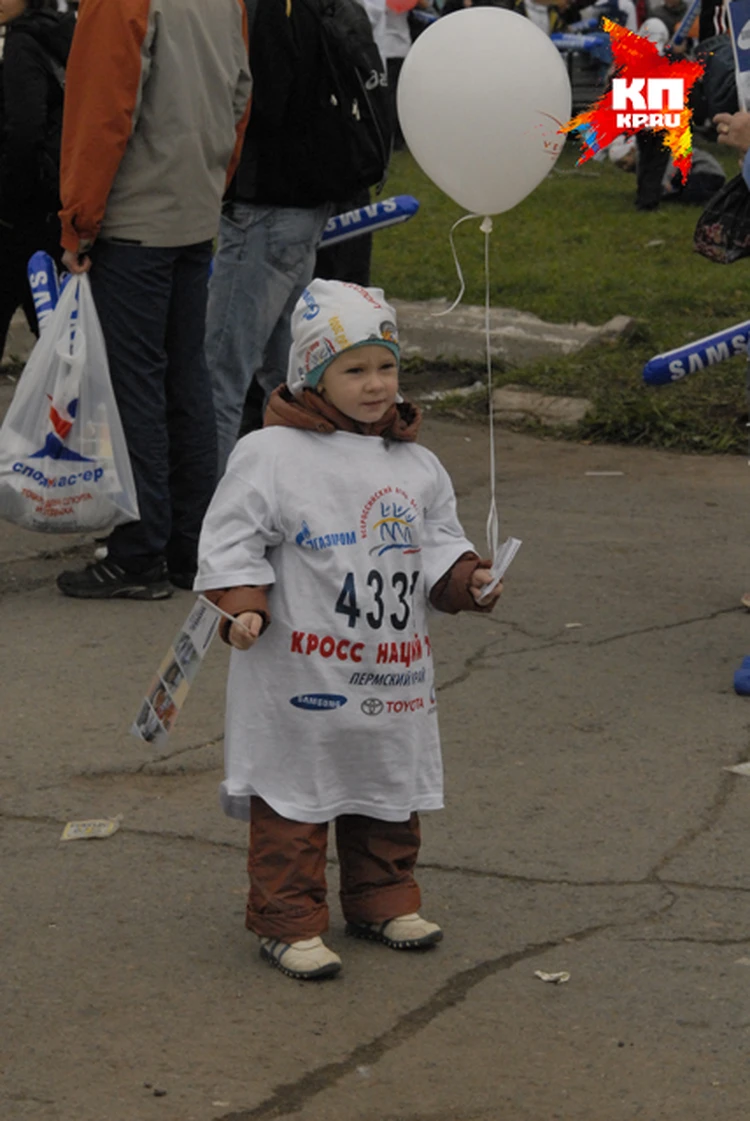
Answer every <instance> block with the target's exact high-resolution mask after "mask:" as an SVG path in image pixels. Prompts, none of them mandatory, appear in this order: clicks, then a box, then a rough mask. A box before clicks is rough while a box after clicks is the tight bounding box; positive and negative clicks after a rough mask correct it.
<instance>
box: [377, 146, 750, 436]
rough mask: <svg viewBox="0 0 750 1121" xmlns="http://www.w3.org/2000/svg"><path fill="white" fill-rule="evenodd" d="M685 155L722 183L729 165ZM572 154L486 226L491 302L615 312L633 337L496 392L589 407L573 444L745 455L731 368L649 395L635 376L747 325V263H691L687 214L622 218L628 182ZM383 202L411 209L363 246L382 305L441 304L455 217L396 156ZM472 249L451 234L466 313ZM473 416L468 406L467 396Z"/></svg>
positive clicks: (740, 399)
mask: <svg viewBox="0 0 750 1121" xmlns="http://www.w3.org/2000/svg"><path fill="white" fill-rule="evenodd" d="M699 144H700V146H701V147H704V148H707V149H709V150H710V151H711V152H713V153H714V154H715V155H717V157H718V158H719V160H720V161H721V162H722V164H723V165H724V168H725V170H726V172H727V174H728V175H730V176H731V175H734V174H735V172H736V170H737V163H736V158H735V157H734V156H733V155H732V154H731V153H729V152H726V151H725V150H724V149H722V148H718V147H717V146H715V145H710V144H707V143H706V142H705V141H699ZM577 155H578V151H577V149H576V147H575V146H574V144H572V143H570V142H569V143H568V145H567V147H566V149H565V151H564V152H563V154H562V156H561V158H560V160H559V161H558V164H557V166H556V168H555V169H554V170H553V172H552V173H551V174H550V175H549V176H548V177H547V179H546V180H545V181H544V182H543V183H541V184H540V186H539V187H538V188H537V189H536V191H534V192H533V193H532V194H531V195H530V196H529V197H528V198H527V199H525V200H524V202H522V203H521V204H520V205H519V206H517V207H516V208H515V209H514V210H512V211H510V212H509V213H507V214H501V215H498V216H496V217H495V218H494V219H493V222H494V230H493V233H492V238H491V258H490V275H491V301H492V304H493V306H496V307H514V308H517V309H518V310H520V311H527V312H532V313H533V314H535V315H538V316H541V317H542V318H543V319H546V320H549V321H551V322H559V323H562V322H575V321H577V320H583V321H585V322H587V323H591V324H602V323H605V322H606V321H607V320H608V319H610V318H612V316H614V315H621V314H624V315H629V316H633V317H634V318H635V319H636V320H637V328H636V330H635V332H634V333H633V334H632V335H631V336H630V337H629V338H628V339H621V340H620V341H619V342H618V343H616V344H613V345H607V346H599V347H597V348H595V349H594V348H592V349H587V350H585V351H582V352H580V353H578V354H576V355H573V356H570V357H568V358H564V359H554V360H548V361H544V362H538V363H536V364H534V365H532V366H524V367H516V368H515V369H512V370H499V371H498V372H497V376H496V382H497V384H503V383H507V382H514V383H521V384H525V385H529V386H533V387H535V388H539V389H542V390H544V391H546V392H551V393H565V394H570V395H575V396H586V397H590V398H591V399H592V400H593V402H594V406H595V408H594V410H593V412H592V413H591V414H590V416H589V418H588V419H587V420H586V421H585V422H584V424H583V425H582V426H581V428H579V429H578V430H577V431H576V432H575V433H574V435H575V436H576V437H584V438H588V439H597V440H602V441H604V440H607V441H614V442H620V443H639V444H648V445H651V446H659V447H671V448H679V449H682V450H693V451H712V452H745V451H746V449H747V431H746V428H745V425H746V422H747V403H746V395H745V360H744V358H735V359H732V360H731V361H728V362H724V363H721V364H719V365H717V366H714V367H713V368H711V369H709V370H706V371H705V372H703V373H699V374H694V375H692V376H691V377H689V378H686V379H685V380H684V381H683V382H679V383H677V384H675V385H671V386H663V387H648V386H645V385H644V383H643V380H642V377H641V370H642V368H643V366H644V364H645V363H646V362H647V361H648V359H649V358H651V357H652V356H653V355H655V354H658V353H660V352H661V351H664V350H669V349H671V348H672V347H676V346H682V345H684V344H685V343H687V342H689V341H690V340H691V339H697V338H700V337H701V336H703V335H708V334H711V333H712V332H713V331H718V330H720V329H722V328H724V327H728V326H731V325H732V324H734V323H738V322H741V321H743V320H748V319H750V272H749V271H748V270H750V258H748V259H747V260H746V261H739V262H737V263H735V264H734V265H717V264H714V263H713V262H711V261H707V260H705V258H703V257H700V256H699V255H698V254H697V253H695V252H693V248H692V237H693V230H694V228H695V223H696V221H697V218H698V215H699V213H700V209H699V208H698V207H682V206H679V205H678V204H667V205H665V204H662V206H661V207H660V208H659V209H658V210H656V211H653V212H640V211H636V209H635V207H634V205H633V201H634V196H635V177H634V176H632V175H627V174H626V173H624V172H622V171H619V170H618V169H616V168H615V167H613V166H612V165H611V164H610V163H608V162H606V163H594V162H593V161H590V162H588V163H586V164H584V165H582V166H581V167H580V168H578V167H576V159H577ZM385 194H386V196H387V195H391V194H412V195H414V196H416V198H418V199H419V200H420V203H421V208H420V211H419V213H418V214H417V216H416V217H415V218H413V219H412V220H411V221H410V222H408V223H406V224H405V225H403V226H397V227H394V228H393V229H390V230H384V231H383V232H382V233H380V234H378V235H377V236H376V237H375V239H374V252H373V270H372V276H373V283H374V284H377V285H380V286H382V287H383V288H384V289H385V291H386V293H387V295H389V296H392V297H397V298H402V299H412V300H414V299H416V300H420V299H431V298H435V297H445V298H448V299H450V300H452V299H453V298H454V297H455V295H457V293H458V280H457V277H456V272H455V268H454V265H453V259H452V255H451V252H450V246H449V242H448V232H449V230H450V227H451V225H452V224H453V222H454V221H455V220H456V219H457V218H459V217H461V216H462V213H463V211H462V210H461V209H460V208H459V207H458V206H457V205H456V204H455V203H454V202H452V201H451V200H450V199H448V198H447V197H446V196H445V195H444V194H443V193H442V192H441V191H440V190H438V188H437V187H435V186H434V185H433V184H432V183H431V182H430V180H429V179H427V177H426V176H425V175H424V174H423V173H422V171H421V170H420V169H419V168H418V167H417V165H416V164H415V163H414V161H413V159H412V158H411V156H410V155H409V154H408V153H406V152H403V153H398V154H397V155H396V156H395V157H394V160H393V164H392V167H391V173H390V177H389V180H388V183H387V184H386V187H385ZM483 241H484V239H483V236H482V235H481V233H480V232H479V230H478V223H475V222H467V223H465V225H464V226H462V227H461V228H460V229H459V230H458V231H457V233H456V246H457V250H458V254H459V259H460V261H461V266H462V269H463V272H464V276H465V278H466V283H467V288H466V294H465V296H464V301H465V302H466V303H469V304H482V303H483V302H484V247H483ZM653 242H659V243H661V244H649V243H653ZM475 407H477V408H481V407H482V401H481V398H480V399H479V400H478V401H477V402H475Z"/></svg>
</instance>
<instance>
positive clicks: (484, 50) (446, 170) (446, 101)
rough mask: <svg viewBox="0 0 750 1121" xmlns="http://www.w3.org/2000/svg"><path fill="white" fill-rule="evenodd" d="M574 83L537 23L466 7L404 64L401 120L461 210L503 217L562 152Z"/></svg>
mask: <svg viewBox="0 0 750 1121" xmlns="http://www.w3.org/2000/svg"><path fill="white" fill-rule="evenodd" d="M570 106H571V94H570V80H569V78H568V72H567V69H566V67H565V63H564V62H563V61H562V59H561V58H560V55H559V53H558V51H557V48H556V47H554V46H553V44H552V43H551V42H550V40H549V38H548V37H547V36H546V35H545V34H544V32H543V31H540V29H539V28H538V27H536V26H535V25H534V24H533V23H532V22H531V20H529V19H526V18H525V17H524V16H520V15H518V14H517V13H515V12H509V11H506V10H505V9H503V8H485V7H478V8H464V9H463V10H462V11H460V12H454V13H453V14H452V15H449V16H443V17H442V18H441V19H439V20H437V22H436V23H434V24H433V25H432V26H431V27H429V28H428V29H427V30H426V31H424V32H423V33H422V34H421V35H420V36H419V38H418V39H417V40H416V42H415V43H414V46H413V47H412V48H411V50H410V51H409V54H408V55H407V56H406V59H405V61H404V65H403V68H402V70H401V75H400V77H399V83H398V115H399V120H400V122H401V129H402V131H403V134H404V137H405V138H406V142H407V144H408V145H409V149H410V151H411V153H412V155H413V156H414V158H415V160H416V161H417V163H418V164H419V165H420V167H421V168H422V170H423V171H425V172H426V174H427V175H428V176H429V177H430V179H432V181H433V182H434V183H436V184H437V186H438V187H440V188H441V189H442V190H443V191H445V193H446V194H448V195H450V196H451V198H452V199H454V200H455V201H456V202H457V203H458V204H459V205H460V206H463V207H465V208H466V209H467V210H470V211H472V212H473V213H475V214H482V215H486V214H500V213H502V211H504V210H510V209H511V207H513V206H516V204H517V203H519V202H520V201H521V200H522V199H524V198H525V197H526V195H528V194H530V193H531V191H533V190H534V188H535V187H536V186H537V185H538V184H539V183H540V182H541V181H542V179H544V177H545V175H547V173H548V172H549V170H550V168H551V167H552V166H553V164H554V163H555V161H556V160H557V157H558V156H559V154H560V152H561V151H562V148H563V144H564V143H565V137H564V136H561V135H559V134H558V129H559V128H561V127H562V126H563V125H565V124H567V122H568V120H569V119H570Z"/></svg>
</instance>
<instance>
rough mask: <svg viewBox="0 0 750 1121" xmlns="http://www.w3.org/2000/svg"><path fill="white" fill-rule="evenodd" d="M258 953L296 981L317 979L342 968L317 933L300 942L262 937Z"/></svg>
mask: <svg viewBox="0 0 750 1121" xmlns="http://www.w3.org/2000/svg"><path fill="white" fill-rule="evenodd" d="M260 956H261V957H262V958H263V959H264V961H267V962H270V964H271V965H275V966H276V968H277V969H280V970H281V972H282V973H286V975H287V977H294V978H296V979H297V980H298V981H317V980H319V979H320V978H322V977H334V976H335V975H336V974H337V973H338V972H339V970H340V969H341V958H340V957H339V955H338V954H334V952H333V950H329V949H328V947H327V946H326V944H325V942H324V941H323V939H322V938H320V937H315V938H306V939H303V941H301V942H282V941H281V940H280V939H278V938H261V940H260Z"/></svg>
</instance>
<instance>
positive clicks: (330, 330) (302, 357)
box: [286, 280, 399, 395]
mask: <svg viewBox="0 0 750 1121" xmlns="http://www.w3.org/2000/svg"><path fill="white" fill-rule="evenodd" d="M373 344H377V345H378V346H385V347H387V348H388V349H389V350H390V351H391V352H392V354H394V355H395V356H396V359H397V360H398V357H399V346H398V332H397V329H396V313H395V311H394V310H393V308H392V307H391V305H390V304H387V303H386V302H385V296H384V294H383V290H382V288H361V287H360V286H359V284H345V283H344V282H343V281H341V280H312V281H311V282H310V285H309V287H308V288H306V289H305V290H304V292H303V293H302V295H301V296H300V298H299V300H298V301H297V305H296V307H295V309H294V311H293V312H292V347H291V350H290V351H289V371H288V373H287V379H286V384H287V386H288V387H289V389H290V391H291V392H292V393H293V394H295V395H299V394H300V393H301V392H302V390H303V389H305V388H310V389H314V388H315V386H316V385H317V384H318V382H319V381H320V379H321V378H322V377H323V374H324V373H325V372H326V370H327V368H328V367H329V366H330V364H331V362H333V360H334V358H337V357H338V356H339V354H343V353H344V351H345V350H352V349H353V348H354V347H357V346H371V345H373Z"/></svg>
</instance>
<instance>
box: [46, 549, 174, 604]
mask: <svg viewBox="0 0 750 1121" xmlns="http://www.w3.org/2000/svg"><path fill="white" fill-rule="evenodd" d="M57 586H58V588H59V589H60V591H61V592H62V593H63V595H65V596H74V597H75V598H76V599H168V598H169V596H171V595H172V591H173V589H172V585H171V584H170V582H169V580H168V579H167V566H166V565H165V563H164V561H159V563H158V564H155V565H154V566H153V568H148V569H146V571H145V572H126V570H125V569H124V568H121V566H120V565H119V564H115V562H114V561H112V560H108V559H107V560H100V561H96V563H95V564H87V565H86V567H85V568H84V569H83V570H82V571H79V572H61V573H60V575H59V576H58V577H57Z"/></svg>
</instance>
